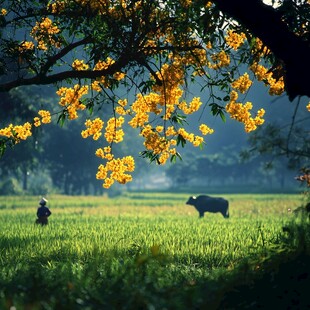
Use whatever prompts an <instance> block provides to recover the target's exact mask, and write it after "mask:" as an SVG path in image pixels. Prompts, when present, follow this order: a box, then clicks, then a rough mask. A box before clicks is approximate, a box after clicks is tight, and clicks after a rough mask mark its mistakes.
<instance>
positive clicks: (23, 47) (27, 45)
mask: <svg viewBox="0 0 310 310" xmlns="http://www.w3.org/2000/svg"><path fill="white" fill-rule="evenodd" d="M33 49H34V44H33V42H30V41H23V42H21V44H20V45H19V47H18V50H19V52H20V53H23V52H25V51H27V50H33Z"/></svg>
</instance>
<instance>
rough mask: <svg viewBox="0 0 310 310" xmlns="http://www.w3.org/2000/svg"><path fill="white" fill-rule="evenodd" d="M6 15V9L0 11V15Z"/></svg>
mask: <svg viewBox="0 0 310 310" xmlns="http://www.w3.org/2000/svg"><path fill="white" fill-rule="evenodd" d="M7 13H8V11H7V10H6V9H1V13H0V15H2V16H5V15H6V14H7Z"/></svg>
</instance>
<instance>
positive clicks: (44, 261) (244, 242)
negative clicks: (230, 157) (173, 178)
mask: <svg viewBox="0 0 310 310" xmlns="http://www.w3.org/2000/svg"><path fill="white" fill-rule="evenodd" d="M188 196H189V195H187V194H173V193H132V194H130V193H127V194H125V195H123V196H122V197H117V198H113V199H109V198H107V197H68V196H51V197H47V198H48V199H49V207H50V208H51V211H52V216H51V217H50V220H49V225H48V226H46V227H41V226H37V225H35V224H34V221H35V213H36V208H37V204H38V201H39V197H29V196H26V197H0V225H1V231H0V309H2V308H3V309H10V308H9V307H11V306H15V307H17V309H18V310H19V309H111V308H112V309H114V308H115V309H137V308H142V309H144V308H145V309H147V308H152V307H153V308H155V309H163V308H168V309H170V308H171V309H172V308H173V309H183V308H184V309H186V308H188V307H190V308H191V307H193V308H195V307H196V308H199V307H202V305H203V304H204V303H205V302H206V298H207V299H208V302H209V306H210V307H211V308H210V309H212V307H216V305H218V304H219V303H220V302H221V298H220V297H221V296H222V295H223V294H224V293H223V292H225V291H226V290H227V286H229V285H230V284H229V283H230V282H231V281H233V279H234V278H235V277H236V275H235V271H236V270H238V269H240V268H243V267H244V266H248V267H247V270H248V271H249V272H250V271H251V272H254V273H260V271H261V270H262V268H261V267H260V266H263V264H264V263H265V262H267V261H272V259H273V258H274V257H278V256H283V255H284V256H289V255H292V253H295V252H296V251H298V250H299V248H300V242H299V239H298V238H299V237H296V236H295V235H294V234H295V230H294V228H291V225H292V224H291V223H292V221H294V222H296V221H298V222H301V219H300V218H297V219H295V218H296V216H295V215H294V214H293V213H292V212H291V210H293V209H295V208H296V207H298V206H300V205H302V203H303V201H302V198H301V196H299V195H294V194H290V195H284V194H283V195H280V194H278V195H262V194H261V195H259V194H255V195H232V194H230V195H222V196H223V197H225V198H227V199H228V200H229V201H230V215H231V218H230V219H228V220H226V219H224V218H223V217H222V216H221V215H219V214H206V216H205V218H204V219H198V213H197V211H195V209H194V208H193V207H191V206H188V205H185V202H186V200H187V198H188ZM283 227H289V228H288V229H287V231H283ZM306 238H309V234H307V233H306ZM308 243H309V240H308V239H307V244H308ZM242 266H243V267H242ZM246 275H247V273H244V279H245V278H246ZM223 279H224V280H223ZM211 283H212V285H211ZM210 285H211V286H212V287H211V286H210ZM206 286H208V287H209V288H208V290H207V291H205V290H206V289H205V288H206ZM27 307H28V308H27Z"/></svg>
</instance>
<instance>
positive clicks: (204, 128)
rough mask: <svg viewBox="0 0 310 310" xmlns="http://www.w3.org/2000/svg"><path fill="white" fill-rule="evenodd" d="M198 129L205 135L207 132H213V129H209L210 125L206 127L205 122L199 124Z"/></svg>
mask: <svg viewBox="0 0 310 310" xmlns="http://www.w3.org/2000/svg"><path fill="white" fill-rule="evenodd" d="M199 130H200V131H201V133H202V134H203V135H204V136H205V135H207V134H212V133H213V132H214V130H213V129H211V128H210V127H208V126H207V125H205V124H201V125H200V126H199Z"/></svg>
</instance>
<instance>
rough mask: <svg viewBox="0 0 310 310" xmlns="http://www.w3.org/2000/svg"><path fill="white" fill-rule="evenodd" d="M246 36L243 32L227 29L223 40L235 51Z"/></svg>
mask: <svg viewBox="0 0 310 310" xmlns="http://www.w3.org/2000/svg"><path fill="white" fill-rule="evenodd" d="M245 39H246V36H245V34H244V33H243V32H241V33H240V34H239V33H236V32H234V31H233V30H228V31H227V35H226V37H225V41H226V43H227V45H228V46H230V47H231V48H232V49H234V50H235V51H236V50H237V49H238V48H239V47H240V46H241V45H242V44H243V42H244V40H245Z"/></svg>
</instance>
